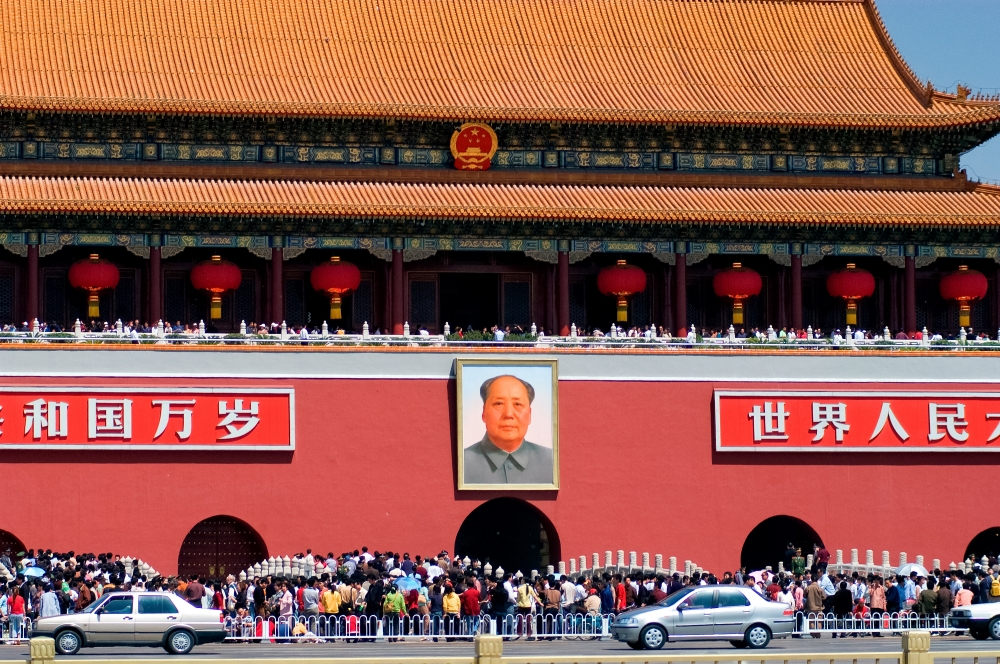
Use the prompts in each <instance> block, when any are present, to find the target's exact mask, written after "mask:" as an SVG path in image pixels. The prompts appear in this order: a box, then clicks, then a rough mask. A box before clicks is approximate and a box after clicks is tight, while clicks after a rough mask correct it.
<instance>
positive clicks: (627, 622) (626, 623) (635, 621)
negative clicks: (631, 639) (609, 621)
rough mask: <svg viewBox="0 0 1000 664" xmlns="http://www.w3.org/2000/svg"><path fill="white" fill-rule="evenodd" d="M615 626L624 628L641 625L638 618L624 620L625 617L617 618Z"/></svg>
mask: <svg viewBox="0 0 1000 664" xmlns="http://www.w3.org/2000/svg"><path fill="white" fill-rule="evenodd" d="M615 624H616V625H621V626H622V627H627V626H629V625H638V624H639V619H638V618H623V617H621V616H619V617H618V618H615Z"/></svg>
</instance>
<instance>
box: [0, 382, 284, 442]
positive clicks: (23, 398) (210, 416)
mask: <svg viewBox="0 0 1000 664" xmlns="http://www.w3.org/2000/svg"><path fill="white" fill-rule="evenodd" d="M294 409H295V394H294V390H290V389H257V388H247V389H240V388H228V387H227V388H190V389H189V388H169V389H163V388H144V387H129V388H126V389H122V388H100V387H0V448H12V449H146V450H218V449H227V450H293V449H295V427H294V423H293V417H294V415H293V413H294Z"/></svg>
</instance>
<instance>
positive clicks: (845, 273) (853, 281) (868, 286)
mask: <svg viewBox="0 0 1000 664" xmlns="http://www.w3.org/2000/svg"><path fill="white" fill-rule="evenodd" d="M826 292H828V293H829V294H830V295H832V296H833V297H840V298H843V299H845V300H847V324H848V325H857V324H858V300H860V299H861V298H863V297H868V296H870V295H871V294H872V293H874V292H875V277H873V276H872V273H871V272H869V271H868V270H862V269H860V268H858V267H855V265H854V263H848V264H847V267H846V268H844V269H843V270H837V271H836V272H834V273H833V274H831V275H830V276H829V277H827V279H826Z"/></svg>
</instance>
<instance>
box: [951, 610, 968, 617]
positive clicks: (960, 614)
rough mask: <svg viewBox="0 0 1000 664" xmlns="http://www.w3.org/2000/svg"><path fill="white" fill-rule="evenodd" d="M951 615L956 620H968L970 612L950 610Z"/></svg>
mask: <svg viewBox="0 0 1000 664" xmlns="http://www.w3.org/2000/svg"><path fill="white" fill-rule="evenodd" d="M951 615H953V616H955V617H956V618H968V617H969V616H971V615H972V612H971V611H966V610H962V609H952V610H951Z"/></svg>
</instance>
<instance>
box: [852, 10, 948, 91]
mask: <svg viewBox="0 0 1000 664" xmlns="http://www.w3.org/2000/svg"><path fill="white" fill-rule="evenodd" d="M861 2H862V3H863V4H864V7H865V13H866V14H867V15H868V18H869V20H870V21H871V23H872V27H873V28H874V29H875V35H876V37H877V38H878V40H879V41H880V42H881V43H882V47H883V48H885V52H886V55H888V56H889V59H890V60H891V61H892V64H893V66H894V67H895V68H896V71H897V72H899V75H900V77H901V78H902V79H903V81H904V82H905V83H906V85H907V87H909V88H910V91H911V92H913V96H914V97H916V98H917V99H919V100H921V101H922V102H923V104H924V106H925V107H929V106H930V105H931V95H932V93H933V91H934V86H933V84H932V83H931V82H930V81H927V84H926V85H924V84H923V83H922V82H921V81H920V78H919V77H918V76H917V74H916V72H914V71H913V68H912V67H910V65H909V64H908V63H907V62H906V59H905V58H903V54H902V53H900V52H899V49H898V48H896V42H894V41H893V40H892V37H891V36H890V35H889V29H888V28H886V27H885V22H884V21H883V20H882V14H880V13H879V11H878V7H877V6H876V5H875V0H861Z"/></svg>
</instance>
